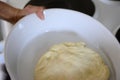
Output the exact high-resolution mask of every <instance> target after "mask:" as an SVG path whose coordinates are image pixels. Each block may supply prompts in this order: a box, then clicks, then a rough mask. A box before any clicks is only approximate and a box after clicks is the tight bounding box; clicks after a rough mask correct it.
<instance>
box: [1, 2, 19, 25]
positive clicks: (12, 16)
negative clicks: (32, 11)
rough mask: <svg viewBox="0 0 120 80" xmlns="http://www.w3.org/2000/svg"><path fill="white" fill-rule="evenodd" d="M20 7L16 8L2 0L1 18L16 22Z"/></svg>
mask: <svg viewBox="0 0 120 80" xmlns="http://www.w3.org/2000/svg"><path fill="white" fill-rule="evenodd" d="M19 10H20V9H16V8H14V7H12V6H10V5H8V4H6V3H4V2H1V1H0V18H1V19H3V20H6V21H9V22H11V23H14V22H16V15H17V13H18V12H19Z"/></svg>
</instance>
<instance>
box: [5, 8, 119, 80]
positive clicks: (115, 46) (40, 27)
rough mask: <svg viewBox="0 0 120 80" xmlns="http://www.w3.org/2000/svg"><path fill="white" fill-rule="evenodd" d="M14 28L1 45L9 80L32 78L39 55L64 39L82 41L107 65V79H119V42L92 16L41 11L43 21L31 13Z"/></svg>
mask: <svg viewBox="0 0 120 80" xmlns="http://www.w3.org/2000/svg"><path fill="white" fill-rule="evenodd" d="M14 27H15V28H14V29H13V30H12V31H11V33H10V34H9V36H8V39H7V41H6V45H5V60H6V65H7V69H8V72H9V73H10V76H11V77H12V79H13V80H33V76H34V67H35V64H36V63H37V61H38V59H39V58H40V56H41V55H42V54H43V53H45V52H46V51H47V50H48V49H49V47H51V46H52V45H54V44H56V43H61V42H66V41H74V42H76V41H84V42H86V43H87V44H88V46H89V47H91V48H93V49H94V50H96V51H98V52H99V53H100V54H101V56H102V57H103V59H104V60H105V62H106V64H108V66H109V68H110V70H111V77H110V79H109V80H120V76H119V75H120V70H119V68H120V64H119V62H120V45H119V43H118V42H117V40H116V39H115V37H114V36H113V35H112V34H111V33H110V32H109V31H108V30H107V29H106V28H105V27H104V26H103V25H102V24H100V23H99V22H98V21H96V20H94V19H93V18H91V17H89V16H87V15H85V14H83V13H80V12H75V11H71V10H64V9H49V10H46V11H45V20H40V19H39V18H38V17H37V16H36V14H31V15H29V16H26V17H24V18H23V19H22V20H20V21H19V22H18V23H17V24H16V25H15V26H14ZM103 53H104V54H103Z"/></svg>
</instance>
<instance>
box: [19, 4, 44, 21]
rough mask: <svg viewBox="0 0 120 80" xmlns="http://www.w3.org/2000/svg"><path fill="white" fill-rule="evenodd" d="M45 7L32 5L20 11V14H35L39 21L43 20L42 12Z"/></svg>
mask: <svg viewBox="0 0 120 80" xmlns="http://www.w3.org/2000/svg"><path fill="white" fill-rule="evenodd" d="M44 9H45V7H43V6H33V5H27V6H26V7H25V8H24V9H23V10H22V13H21V14H23V15H28V14H31V13H36V14H37V16H38V17H39V18H40V19H44V14H43V11H44Z"/></svg>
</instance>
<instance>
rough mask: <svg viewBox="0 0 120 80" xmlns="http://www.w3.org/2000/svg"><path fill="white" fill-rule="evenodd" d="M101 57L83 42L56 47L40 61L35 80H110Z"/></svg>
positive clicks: (67, 43)
mask: <svg viewBox="0 0 120 80" xmlns="http://www.w3.org/2000/svg"><path fill="white" fill-rule="evenodd" d="M108 78H109V69H108V67H107V65H105V63H104V62H103V60H102V58H101V56H100V55H99V54H98V53H96V52H95V51H93V50H91V49H90V48H88V47H86V45H85V44H84V43H83V42H76V43H75V42H74V43H72V42H66V43H61V44H58V45H54V46H53V47H52V48H51V49H50V50H49V51H48V52H47V53H45V54H44V55H43V56H42V57H41V58H40V60H39V61H38V63H37V65H36V68H35V76H34V80H108Z"/></svg>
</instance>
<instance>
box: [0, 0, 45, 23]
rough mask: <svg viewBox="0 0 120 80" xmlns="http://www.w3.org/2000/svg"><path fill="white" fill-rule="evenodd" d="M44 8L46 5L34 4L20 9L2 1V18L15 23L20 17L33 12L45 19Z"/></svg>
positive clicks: (0, 14) (0, 11)
mask: <svg viewBox="0 0 120 80" xmlns="http://www.w3.org/2000/svg"><path fill="white" fill-rule="evenodd" d="M44 9H45V7H43V6H33V5H27V6H26V7H25V8H24V9H18V8H15V7H12V6H10V5H8V4H6V3H4V2H2V1H0V19H3V20H6V21H8V22H10V23H12V24H15V23H16V22H17V21H18V20H19V19H21V18H22V17H24V16H26V15H29V14H31V13H36V14H37V16H38V17H39V18H40V19H44V14H43V10H44Z"/></svg>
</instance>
